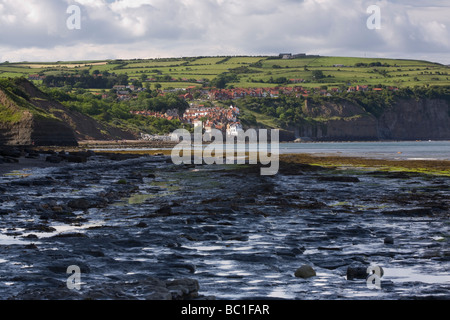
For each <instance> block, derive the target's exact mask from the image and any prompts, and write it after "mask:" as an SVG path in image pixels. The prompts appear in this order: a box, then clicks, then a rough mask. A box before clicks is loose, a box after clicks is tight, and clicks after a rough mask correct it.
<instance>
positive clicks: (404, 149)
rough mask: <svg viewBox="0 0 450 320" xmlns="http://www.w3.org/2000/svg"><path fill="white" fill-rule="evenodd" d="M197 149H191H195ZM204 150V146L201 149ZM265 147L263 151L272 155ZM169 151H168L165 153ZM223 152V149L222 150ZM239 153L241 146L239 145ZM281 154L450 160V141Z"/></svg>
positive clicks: (328, 145) (295, 146)
mask: <svg viewBox="0 0 450 320" xmlns="http://www.w3.org/2000/svg"><path fill="white" fill-rule="evenodd" d="M198 147H199V146H196V145H194V148H198ZM202 147H203V148H205V145H203V146H202ZM271 147H272V146H271V145H270V144H268V145H267V148H266V149H264V150H268V151H269V152H270V151H271ZM105 150H107V151H157V150H164V149H161V148H145V147H143V148H126V147H124V148H113V149H94V150H93V151H105ZM167 150H169V149H167ZM223 150H224V151H225V150H226V145H224V146H223ZM236 150H238V151H242V150H243V145H238V146H237V149H236ZM245 150H246V151H249V150H253V151H257V150H261V149H259V146H258V145H255V144H247V145H246V147H245ZM279 153H280V154H311V155H319V156H343V157H363V158H373V159H388V160H450V141H386V142H384V141H383V142H379V141H376V142H308V143H280V144H279Z"/></svg>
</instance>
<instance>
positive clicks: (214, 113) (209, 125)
mask: <svg viewBox="0 0 450 320" xmlns="http://www.w3.org/2000/svg"><path fill="white" fill-rule="evenodd" d="M239 114H240V111H239V108H237V107H233V106H230V107H229V108H228V109H227V108H221V107H205V106H202V105H200V106H198V107H191V108H189V109H187V110H186V112H185V113H184V115H183V119H182V121H183V122H184V123H189V124H192V125H193V126H194V128H197V127H199V126H202V127H203V129H204V130H205V132H211V131H212V129H216V130H220V131H222V132H226V134H228V135H237V133H238V130H242V125H241V123H240V121H239V119H238V117H239Z"/></svg>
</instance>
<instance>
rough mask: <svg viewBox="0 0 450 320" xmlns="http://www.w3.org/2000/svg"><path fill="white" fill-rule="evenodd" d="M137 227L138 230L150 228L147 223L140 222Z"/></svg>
mask: <svg viewBox="0 0 450 320" xmlns="http://www.w3.org/2000/svg"><path fill="white" fill-rule="evenodd" d="M136 227H138V228H147V227H148V225H147V224H146V223H145V222H142V221H141V222H139V223H138V224H137V225H136Z"/></svg>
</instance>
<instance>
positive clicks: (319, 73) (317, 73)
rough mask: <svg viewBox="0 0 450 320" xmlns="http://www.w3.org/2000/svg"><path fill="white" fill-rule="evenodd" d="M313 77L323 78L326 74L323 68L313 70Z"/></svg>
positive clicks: (316, 78)
mask: <svg viewBox="0 0 450 320" xmlns="http://www.w3.org/2000/svg"><path fill="white" fill-rule="evenodd" d="M312 77H313V79H315V80H319V79H323V78H324V77H325V75H324V74H323V72H322V70H314V71H313V72H312Z"/></svg>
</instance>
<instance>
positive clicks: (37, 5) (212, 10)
mask: <svg viewBox="0 0 450 320" xmlns="http://www.w3.org/2000/svg"><path fill="white" fill-rule="evenodd" d="M70 5H76V6H78V7H79V8H80V11H81V13H80V23H81V25H80V26H81V28H80V29H73V30H71V29H69V28H68V27H67V20H68V19H69V20H70V19H71V18H73V16H72V14H70V13H67V9H68V7H69V6H70ZM371 5H377V6H378V7H379V8H380V16H381V28H380V29H369V28H368V27H367V20H368V19H369V18H370V17H371V14H372V13H370V12H369V13H368V12H367V8H368V7H369V6H371ZM70 21H74V20H70ZM280 52H292V53H308V54H320V55H329V56H331V55H333V56H358V57H365V56H366V57H388V58H410V59H424V60H431V61H435V62H440V63H444V64H450V54H449V53H450V1H448V0H426V1H424V0H408V1H407V0H381V1H378V0H21V1H16V0H0V62H2V61H10V62H13V61H14V62H15V61H58V60H60V61H70V60H72V61H73V60H81V59H83V60H87V59H89V60H100V59H115V58H124V59H126V58H158V57H161V58H162V57H183V56H199V55H205V56H216V55H268V54H278V53H280Z"/></svg>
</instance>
